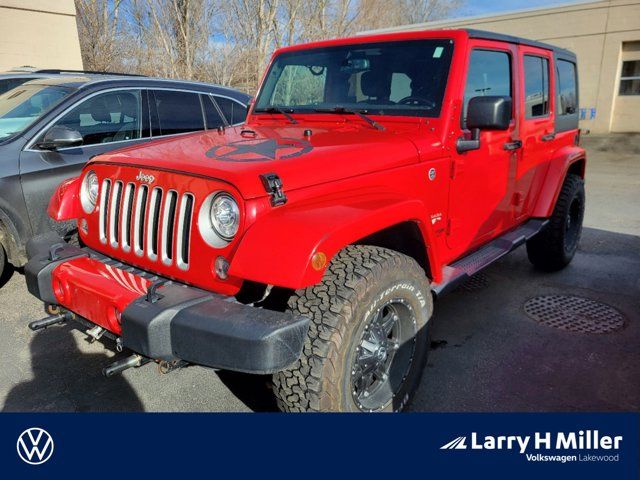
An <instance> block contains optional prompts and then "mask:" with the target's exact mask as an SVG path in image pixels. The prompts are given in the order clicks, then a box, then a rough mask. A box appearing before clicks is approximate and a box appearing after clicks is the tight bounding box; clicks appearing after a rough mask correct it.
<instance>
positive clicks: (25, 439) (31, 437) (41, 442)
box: [16, 428, 53, 465]
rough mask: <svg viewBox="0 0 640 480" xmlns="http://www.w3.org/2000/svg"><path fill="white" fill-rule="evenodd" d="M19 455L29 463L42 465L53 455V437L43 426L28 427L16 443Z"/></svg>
mask: <svg viewBox="0 0 640 480" xmlns="http://www.w3.org/2000/svg"><path fill="white" fill-rule="evenodd" d="M16 448H17V449H18V456H19V457H20V459H21V460H22V461H23V462H25V463H28V464H29V465H41V464H43V463H44V462H46V461H47V460H49V459H50V458H51V455H53V438H51V435H49V432H47V431H46V430H44V429H42V428H28V429H26V430H25V431H24V432H22V433H21V434H20V436H19V437H18V442H17V444H16Z"/></svg>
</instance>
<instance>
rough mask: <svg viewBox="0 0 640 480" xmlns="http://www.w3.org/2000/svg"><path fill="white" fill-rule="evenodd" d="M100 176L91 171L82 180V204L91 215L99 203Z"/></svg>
mask: <svg viewBox="0 0 640 480" xmlns="http://www.w3.org/2000/svg"><path fill="white" fill-rule="evenodd" d="M99 190H100V185H99V184H98V175H96V172H94V171H93V170H90V171H89V172H88V173H87V174H86V175H85V176H84V178H83V179H82V187H81V188H80V203H82V208H83V210H84V211H85V212H87V213H91V212H93V211H94V210H95V208H96V204H97V203H98V191H99Z"/></svg>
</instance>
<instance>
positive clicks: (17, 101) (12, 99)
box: [0, 84, 73, 142]
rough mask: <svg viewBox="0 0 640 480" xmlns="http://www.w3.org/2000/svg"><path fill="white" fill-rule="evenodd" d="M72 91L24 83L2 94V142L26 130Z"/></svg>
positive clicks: (0, 120) (0, 113)
mask: <svg viewBox="0 0 640 480" xmlns="http://www.w3.org/2000/svg"><path fill="white" fill-rule="evenodd" d="M72 92H73V90H71V89H69V88H64V87H59V86H51V85H36V84H33V85H31V84H29V85H27V84H23V85H20V86H19V87H17V88H14V89H13V90H9V91H8V92H6V93H4V94H2V95H0V142H1V141H3V140H7V139H8V138H9V137H11V136H13V135H16V134H18V133H21V132H22V131H24V130H25V129H26V128H27V127H28V126H29V125H31V124H32V123H33V122H34V121H36V120H37V119H38V118H40V117H41V116H42V115H43V114H44V113H45V112H47V111H49V110H50V109H51V108H53V107H54V106H55V105H57V104H58V103H60V102H61V101H62V99H63V98H65V97H66V96H67V95H69V94H71V93H72Z"/></svg>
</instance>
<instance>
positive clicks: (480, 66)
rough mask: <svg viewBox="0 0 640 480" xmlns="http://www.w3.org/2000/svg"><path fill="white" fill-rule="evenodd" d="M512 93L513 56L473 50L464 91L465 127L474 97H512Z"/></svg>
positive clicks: (463, 116)
mask: <svg viewBox="0 0 640 480" xmlns="http://www.w3.org/2000/svg"><path fill="white" fill-rule="evenodd" d="M511 92H512V88H511V56H510V55H509V54H508V53H507V52H498V51H495V50H473V51H472V52H471V57H470V58H469V71H468V72H467V84H466V87H465V90H464V107H463V114H462V118H463V122H462V123H463V126H464V124H465V120H464V119H466V117H467V106H468V105H469V100H471V99H472V98H473V97H484V96H489V95H491V96H494V95H495V96H506V97H511V96H512V94H511Z"/></svg>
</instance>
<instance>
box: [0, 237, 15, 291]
mask: <svg viewBox="0 0 640 480" xmlns="http://www.w3.org/2000/svg"><path fill="white" fill-rule="evenodd" d="M12 274H13V266H12V265H11V264H10V263H9V259H8V258H7V254H6V252H5V251H4V248H3V246H2V245H1V244H0V287H3V286H4V284H5V283H7V282H8V281H9V279H10V278H11V275H12Z"/></svg>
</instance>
